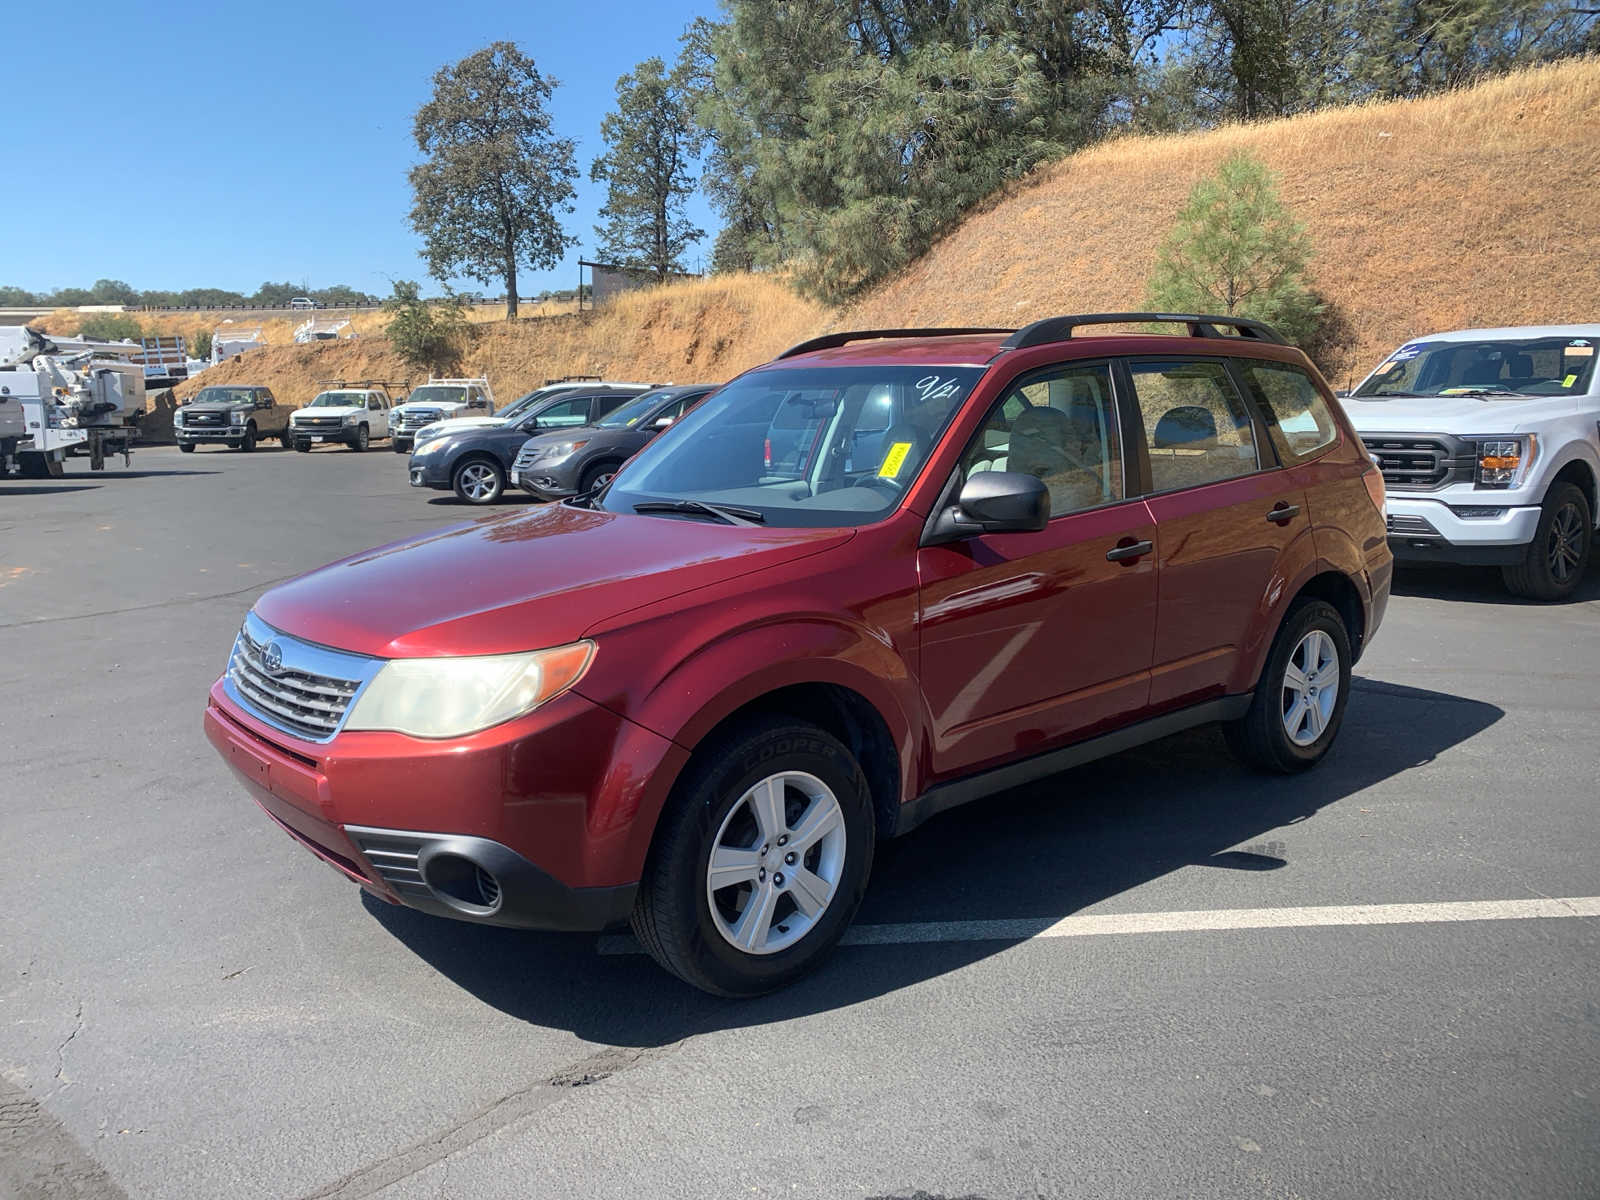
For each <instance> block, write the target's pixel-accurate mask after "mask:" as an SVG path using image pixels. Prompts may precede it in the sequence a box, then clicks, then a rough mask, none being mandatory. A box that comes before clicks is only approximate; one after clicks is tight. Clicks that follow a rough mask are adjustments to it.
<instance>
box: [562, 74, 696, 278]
mask: <svg viewBox="0 0 1600 1200" xmlns="http://www.w3.org/2000/svg"><path fill="white" fill-rule="evenodd" d="M600 136H601V138H602V139H603V140H604V141H605V144H606V152H605V153H604V154H602V155H601V156H600V157H599V158H597V159H595V161H594V166H593V167H592V168H591V169H590V171H589V177H590V178H591V179H592V180H594V181H595V182H597V183H598V182H605V183H607V184H609V185H610V186H609V189H608V190H607V193H606V203H605V207H603V208H602V209H601V210H600V215H601V217H602V218H604V220H605V224H603V225H596V226H595V233H596V234H597V235H598V236H599V239H600V254H601V255H602V256H603V257H607V258H611V259H613V260H615V261H618V262H621V263H625V264H628V265H630V266H639V267H644V268H648V269H649V270H651V271H654V272H655V274H656V277H657V278H659V279H662V280H665V279H666V278H667V277H668V276H669V275H672V274H674V273H676V272H680V271H682V270H683V261H682V260H683V254H684V252H685V251H686V250H688V249H689V247H690V246H692V245H693V244H694V243H695V242H697V241H699V240H700V239H701V238H702V237H704V236H705V231H704V230H701V229H696V228H695V227H694V225H692V224H691V223H690V222H689V219H688V217H687V216H685V214H684V201H686V200H687V199H688V198H689V196H691V195H692V194H693V193H694V183H695V181H694V175H693V173H692V172H691V170H690V165H691V161H692V157H693V150H692V147H693V145H694V142H695V140H696V139H695V133H694V126H693V120H692V117H691V115H690V111H689V100H688V97H687V95H686V92H685V89H684V86H683V83H682V80H681V78H680V77H679V76H678V73H677V72H674V73H672V74H670V75H669V74H668V73H667V70H666V65H665V64H664V63H663V62H662V61H661V59H659V58H647V59H645V61H644V62H642V63H640V64H639V65H638V66H636V67H635V68H634V69H633V70H632V71H631V72H629V73H628V74H626V75H624V76H622V78H620V79H618V80H617V108H616V111H615V112H611V113H608V114H607V115H606V118H605V120H604V121H602V122H601V123H600Z"/></svg>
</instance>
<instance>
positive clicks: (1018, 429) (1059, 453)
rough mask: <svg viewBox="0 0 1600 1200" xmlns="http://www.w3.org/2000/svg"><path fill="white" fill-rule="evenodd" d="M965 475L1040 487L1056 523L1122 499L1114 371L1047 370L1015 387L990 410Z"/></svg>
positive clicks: (1101, 366)
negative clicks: (1011, 475)
mask: <svg viewBox="0 0 1600 1200" xmlns="http://www.w3.org/2000/svg"><path fill="white" fill-rule="evenodd" d="M961 470H962V473H963V477H964V478H968V479H970V478H971V477H972V476H973V475H974V474H975V473H977V472H979V471H1016V472H1019V473H1020V474H1023V475H1032V476H1034V477H1035V478H1037V479H1042V480H1043V481H1044V484H1045V486H1046V487H1047V488H1049V489H1050V515H1051V516H1052V517H1059V516H1063V515H1065V514H1067V513H1073V512H1080V511H1082V510H1083V509H1086V508H1094V507H1096V506H1097V505H1101V504H1109V503H1111V502H1113V501H1116V500H1121V499H1123V497H1124V496H1125V495H1126V492H1125V491H1124V487H1123V478H1122V446H1121V439H1120V437H1119V434H1118V428H1117V410H1116V402H1115V400H1114V399H1113V396H1112V391H1111V369H1110V367H1109V366H1107V365H1106V364H1105V363H1094V364H1091V365H1083V366H1080V365H1076V364H1074V365H1072V366H1062V367H1049V368H1046V369H1045V370H1044V371H1041V372H1039V373H1037V374H1034V375H1030V376H1027V377H1025V378H1023V379H1021V380H1018V381H1017V383H1015V384H1013V385H1012V387H1011V389H1010V390H1009V391H1007V392H1006V394H1005V395H1004V396H1002V397H1001V398H1000V400H999V402H998V403H996V404H995V406H994V408H992V409H991V410H990V412H989V416H988V419H987V420H985V421H984V423H983V427H982V428H981V429H980V430H979V431H978V435H977V437H975V438H974V439H973V441H972V444H971V445H970V446H968V447H967V452H966V453H965V454H964V455H963V456H962V459H961Z"/></svg>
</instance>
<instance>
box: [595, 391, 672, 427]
mask: <svg viewBox="0 0 1600 1200" xmlns="http://www.w3.org/2000/svg"><path fill="white" fill-rule="evenodd" d="M662 399H663V397H662V396H661V395H660V393H658V392H646V393H645V394H644V395H642V396H640V397H639V398H638V399H637V400H629V401H628V402H627V403H626V404H624V405H623V406H622V407H621V408H619V409H617V410H616V411H615V412H613V413H611V414H610V415H609V416H607V417H606V418H605V420H603V421H598V422H596V424H598V425H599V426H600V428H601V429H632V428H633V426H634V425H635V424H637V423H638V422H639V421H640V420H641V419H642V418H643V417H645V416H647V415H648V414H649V412H650V410H651V409H653V408H655V407H656V405H658V404H660V403H661V401H662Z"/></svg>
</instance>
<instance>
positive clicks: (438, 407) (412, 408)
mask: <svg viewBox="0 0 1600 1200" xmlns="http://www.w3.org/2000/svg"><path fill="white" fill-rule="evenodd" d="M492 416H494V392H493V391H492V390H491V389H490V387H489V381H488V380H487V379H481V378H480V379H430V380H428V382H427V383H425V384H423V385H422V386H421V387H419V388H417V389H416V390H415V391H413V392H412V393H411V395H409V396H407V397H406V400H405V403H404V404H396V405H395V406H394V414H393V417H392V424H391V426H390V428H391V431H392V432H393V435H394V441H393V443H392V444H393V446H394V452H395V453H396V454H404V453H406V451H408V450H410V449H411V443H412V441H413V440H415V438H416V436H417V430H419V429H421V428H422V427H423V426H424V425H432V424H433V423H434V422H435V421H447V420H449V419H451V418H452V417H492Z"/></svg>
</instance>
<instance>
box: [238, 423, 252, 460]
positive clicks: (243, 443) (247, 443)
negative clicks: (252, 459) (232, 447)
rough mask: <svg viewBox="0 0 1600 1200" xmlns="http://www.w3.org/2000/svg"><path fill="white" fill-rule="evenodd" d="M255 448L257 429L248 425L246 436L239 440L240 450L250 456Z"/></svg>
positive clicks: (245, 428) (245, 430)
mask: <svg viewBox="0 0 1600 1200" xmlns="http://www.w3.org/2000/svg"><path fill="white" fill-rule="evenodd" d="M255 448H256V427H255V426H254V425H246V426H245V427H244V436H243V437H242V438H240V439H239V449H240V450H242V451H244V452H245V453H246V454H249V453H250V451H252V450H254V449H255Z"/></svg>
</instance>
